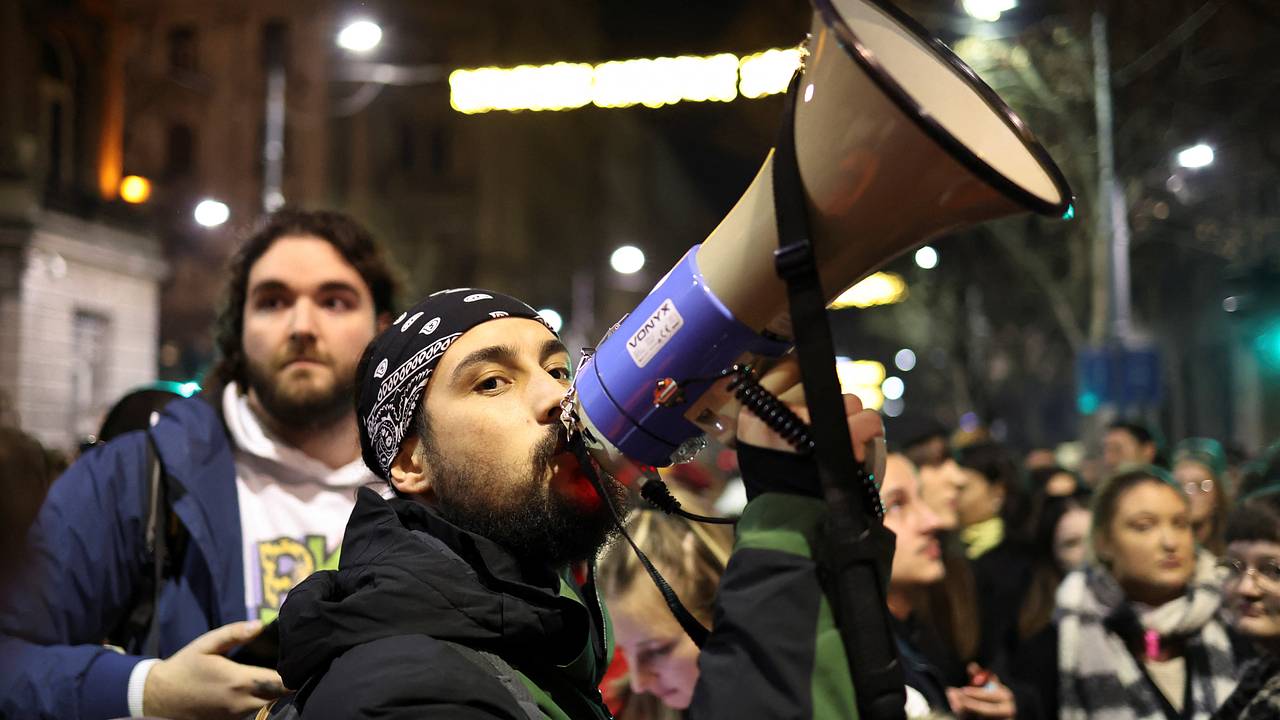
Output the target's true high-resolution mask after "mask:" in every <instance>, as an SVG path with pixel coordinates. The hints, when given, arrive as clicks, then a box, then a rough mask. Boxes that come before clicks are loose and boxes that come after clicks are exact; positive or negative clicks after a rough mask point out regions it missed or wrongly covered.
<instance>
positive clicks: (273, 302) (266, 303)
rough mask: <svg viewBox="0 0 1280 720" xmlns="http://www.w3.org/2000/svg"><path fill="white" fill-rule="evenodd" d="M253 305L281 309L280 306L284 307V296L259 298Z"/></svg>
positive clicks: (262, 308) (260, 308)
mask: <svg viewBox="0 0 1280 720" xmlns="http://www.w3.org/2000/svg"><path fill="white" fill-rule="evenodd" d="M253 306H254V307H255V308H257V309H258V310H279V309H280V308H282V307H284V298H279V297H264V298H258V300H257V302H255V303H254V304H253Z"/></svg>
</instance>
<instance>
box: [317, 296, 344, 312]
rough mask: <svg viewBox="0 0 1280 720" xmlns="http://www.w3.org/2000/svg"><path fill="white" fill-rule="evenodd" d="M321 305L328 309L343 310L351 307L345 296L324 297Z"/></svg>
mask: <svg viewBox="0 0 1280 720" xmlns="http://www.w3.org/2000/svg"><path fill="white" fill-rule="evenodd" d="M323 305H324V307H325V308H327V309H329V310H338V311H343V310H350V309H351V303H350V302H348V301H347V299H346V298H340V297H331V298H326V299H325V301H324V303H323Z"/></svg>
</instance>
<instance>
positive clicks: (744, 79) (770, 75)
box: [738, 48, 801, 99]
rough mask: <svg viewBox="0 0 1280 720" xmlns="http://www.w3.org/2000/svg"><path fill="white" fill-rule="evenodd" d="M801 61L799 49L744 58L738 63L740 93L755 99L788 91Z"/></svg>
mask: <svg viewBox="0 0 1280 720" xmlns="http://www.w3.org/2000/svg"><path fill="white" fill-rule="evenodd" d="M800 59H801V51H800V49H799V48H789V49H786V50H780V49H777V48H774V49H773V50H765V51H764V52H760V53H756V54H754V55H748V56H746V57H744V58H742V61H741V62H739V63H738V92H739V93H742V97H745V98H751V99H755V98H762V97H764V96H766V95H775V94H777V93H780V92H784V91H786V89H787V86H788V85H789V84H791V76H792V75H794V74H795V72H796V68H797V67H799V66H800Z"/></svg>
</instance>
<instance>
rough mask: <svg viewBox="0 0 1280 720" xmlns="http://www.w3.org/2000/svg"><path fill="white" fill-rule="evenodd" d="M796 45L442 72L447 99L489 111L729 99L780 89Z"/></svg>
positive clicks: (792, 66)
mask: <svg viewBox="0 0 1280 720" xmlns="http://www.w3.org/2000/svg"><path fill="white" fill-rule="evenodd" d="M801 56H802V52H801V51H800V50H799V49H798V48H786V49H784V48H775V49H771V50H766V51H764V52H760V53H755V54H754V55H748V56H746V57H744V58H742V59H739V58H738V56H736V55H733V54H731V53H720V54H717V55H707V56H696V55H682V56H680V57H674V58H668V57H660V58H639V59H635V60H615V61H610V62H605V63H600V64H598V65H590V64H587V63H570V62H558V63H553V64H550V65H520V66H517V67H513V68H498V67H483V68H475V69H468V70H455V71H453V72H452V73H450V74H449V91H450V92H449V104H450V105H451V106H452V107H453V109H454V110H457V111H458V112H462V113H467V114H472V113H484V112H492V111H495V110H505V111H517V110H535V111H537V110H572V109H575V108H580V107H584V106H586V105H595V106H596V107H602V108H622V107H632V106H635V105H644V106H645V107H651V108H657V107H662V106H664V105H672V104H675V103H679V102H707V101H715V102H729V101H730V100H734V99H735V98H737V97H738V95H739V93H741V95H742V96H743V97H747V98H760V97H765V96H766V95H773V94H777V93H780V92H785V91H786V89H787V85H788V83H790V81H791V76H792V74H793V73H794V72H795V70H796V68H797V67H799V65H800V60H801Z"/></svg>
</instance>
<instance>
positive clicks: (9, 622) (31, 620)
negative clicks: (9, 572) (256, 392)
mask: <svg viewBox="0 0 1280 720" xmlns="http://www.w3.org/2000/svg"><path fill="white" fill-rule="evenodd" d="M145 474H146V446H145V436H144V435H143V434H142V433H133V434H130V435H126V436H123V437H121V438H118V439H117V440H116V441H114V442H112V443H110V444H109V445H107V446H105V447H102V448H98V449H95V450H93V451H91V452H90V453H88V454H87V455H85V456H84V457H82V458H81V459H80V460H79V461H78V462H76V464H75V465H73V466H72V467H71V468H70V469H69V470H68V471H67V472H66V473H65V474H64V475H63V476H62V477H61V478H59V479H58V480H57V482H55V483H54V484H53V487H52V488H50V490H49V496H48V497H47V498H46V499H45V502H44V505H43V506H42V507H41V509H40V513H39V515H38V516H37V518H36V522H35V524H34V525H33V527H32V528H31V532H30V533H29V535H28V537H27V547H26V550H25V552H26V558H25V564H24V567H23V570H22V572H21V573H20V574H19V576H18V578H17V580H16V581H15V582H14V583H13V584H12V586H11V587H9V588H6V589H5V593H4V598H3V601H0V717H50V718H111V717H121V716H127V715H128V714H129V712H128V703H127V685H128V680H129V673H130V672H131V671H132V669H133V666H134V665H136V664H137V663H138V661H140V660H141V659H142V658H140V657H136V656H129V655H122V654H119V653H116V652H114V651H112V650H110V649H108V648H106V647H104V646H103V642H104V640H105V639H106V637H107V635H108V633H109V632H110V631H111V630H112V628H114V627H115V625H116V624H117V623H118V622H119V620H120V618H121V617H122V615H123V613H125V612H126V611H127V610H128V608H129V607H130V605H131V602H132V601H133V596H134V592H135V589H136V578H137V577H138V576H139V573H140V572H141V567H142V563H143V560H144V558H143V555H144V553H145V548H144V543H143V537H142V535H143V533H142V524H143V518H142V505H143V493H144V489H145V488H144V485H143V482H144V480H145V478H144V476H145Z"/></svg>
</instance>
